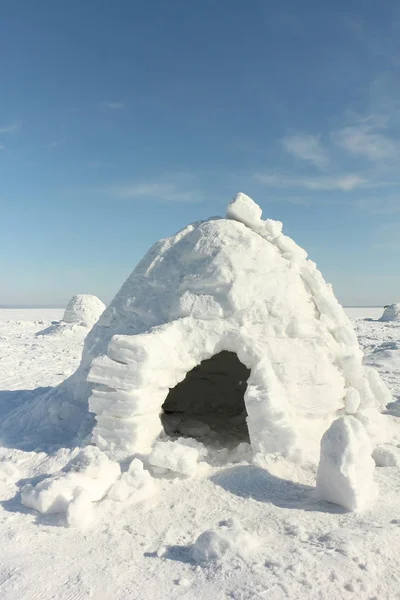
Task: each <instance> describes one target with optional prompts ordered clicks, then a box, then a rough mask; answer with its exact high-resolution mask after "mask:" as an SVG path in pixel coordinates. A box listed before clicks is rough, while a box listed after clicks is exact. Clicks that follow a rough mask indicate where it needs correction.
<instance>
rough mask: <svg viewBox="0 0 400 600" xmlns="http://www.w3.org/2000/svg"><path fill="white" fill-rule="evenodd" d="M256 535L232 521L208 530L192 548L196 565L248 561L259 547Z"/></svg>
mask: <svg viewBox="0 0 400 600" xmlns="http://www.w3.org/2000/svg"><path fill="white" fill-rule="evenodd" d="M259 543H260V542H259V540H258V538H257V536H256V535H254V534H253V535H252V534H250V533H249V532H248V531H246V530H244V529H242V527H241V526H240V524H238V523H237V522H235V520H233V519H229V520H228V521H227V522H225V523H221V524H220V527H219V529H217V530H214V529H210V530H208V531H204V532H203V533H201V534H200V535H199V537H198V538H197V540H196V541H195V543H194V544H193V548H192V558H193V560H194V561H195V562H197V563H200V564H202V563H208V562H219V563H221V562H226V561H228V560H230V559H232V558H236V557H238V558H240V559H242V560H243V561H245V562H246V561H248V560H249V559H251V558H252V557H253V556H254V553H255V551H256V550H257V549H258V547H259Z"/></svg>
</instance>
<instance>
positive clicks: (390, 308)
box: [379, 304, 400, 321]
mask: <svg viewBox="0 0 400 600" xmlns="http://www.w3.org/2000/svg"><path fill="white" fill-rule="evenodd" d="M379 320H380V321H400V304H388V305H387V306H385V309H384V311H383V315H382V316H381V318H380V319H379Z"/></svg>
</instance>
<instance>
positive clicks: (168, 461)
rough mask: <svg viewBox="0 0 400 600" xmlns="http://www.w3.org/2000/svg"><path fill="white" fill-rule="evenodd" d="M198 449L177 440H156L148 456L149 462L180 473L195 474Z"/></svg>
mask: <svg viewBox="0 0 400 600" xmlns="http://www.w3.org/2000/svg"><path fill="white" fill-rule="evenodd" d="M198 459H199V451H198V450H197V448H191V447H189V446H187V445H183V444H181V443H179V442H171V441H167V442H162V441H158V442H156V444H155V446H154V448H153V451H152V453H151V454H150V456H149V463H150V464H151V465H153V466H154V467H160V468H162V469H168V470H169V471H174V472H175V473H182V475H188V476H191V475H195V474H196V470H197V461H198Z"/></svg>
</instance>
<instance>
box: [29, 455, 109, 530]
mask: <svg viewBox="0 0 400 600" xmlns="http://www.w3.org/2000/svg"><path fill="white" fill-rule="evenodd" d="M120 473H121V469H120V466H119V464H118V463H115V462H113V461H111V460H110V459H109V458H108V457H107V456H106V455H105V454H104V453H103V452H101V450H99V449H98V448H97V447H95V446H87V447H86V448H83V450H81V451H80V452H79V454H78V455H77V456H76V457H75V458H73V459H72V460H71V461H70V462H69V463H68V464H67V465H66V466H65V467H64V468H63V469H62V470H61V471H60V472H59V473H56V474H55V475H52V476H50V477H47V478H46V479H43V481H40V482H39V483H38V484H37V485H35V486H33V485H31V484H28V485H26V486H25V487H24V488H23V490H22V493H21V502H22V504H23V505H24V506H27V507H28V508H33V509H35V510H37V511H39V512H40V513H42V514H53V513H63V512H67V511H68V508H69V506H70V504H71V503H72V502H73V501H74V502H76V503H77V504H78V508H77V512H81V509H82V504H85V503H86V500H88V501H90V502H96V501H98V500H101V499H102V498H103V497H104V496H105V494H106V493H107V491H108V490H109V488H110V487H111V485H112V484H113V483H114V482H115V480H116V479H117V478H118V477H119V475H120ZM81 491H84V492H86V494H85V496H84V497H82V495H81V494H80V492H81ZM78 492H79V494H78ZM71 519H72V520H74V517H73V516H72V517H71Z"/></svg>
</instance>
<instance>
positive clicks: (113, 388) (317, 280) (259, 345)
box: [74, 194, 391, 460]
mask: <svg viewBox="0 0 400 600" xmlns="http://www.w3.org/2000/svg"><path fill="white" fill-rule="evenodd" d="M261 214H262V211H261V208H260V207H259V206H257V205H256V204H255V203H254V202H253V201H252V200H251V199H250V198H249V197H248V196H246V195H244V194H239V195H238V196H237V197H236V198H235V199H234V200H233V201H232V202H231V203H230V205H229V206H228V210H227V215H226V218H212V219H210V220H208V221H203V222H197V223H194V224H192V225H189V226H187V227H185V228H184V229H183V230H182V231H180V232H179V233H177V234H176V235H173V236H172V237H170V238H167V239H164V240H161V241H159V242H157V243H156V244H155V245H154V246H153V247H152V248H151V249H150V250H149V252H148V253H147V254H146V256H145V257H144V258H143V259H142V261H141V262H140V263H139V264H138V266H137V267H136V269H135V270H134V271H133V273H132V274H131V276H130V277H129V278H128V280H127V281H126V282H125V284H124V285H123V286H122V288H121V290H120V291H119V292H118V294H117V295H116V296H115V298H114V300H113V301H112V302H111V304H110V305H109V306H108V308H107V309H106V310H105V311H104V313H103V314H102V315H101V317H100V319H99V321H98V322H97V323H96V325H95V326H94V327H93V329H92V330H91V332H90V333H89V335H88V336H87V338H86V340H85V346H84V351H83V356H82V362H81V365H80V368H79V370H78V372H77V373H76V376H75V378H74V385H75V398H76V400H77V401H82V402H88V407H89V411H90V413H93V414H94V415H95V425H94V428H93V432H92V441H93V442H94V443H95V444H97V445H98V446H99V447H100V448H101V449H103V450H106V451H108V452H109V453H111V454H113V453H114V454H116V455H120V456H124V455H125V456H128V455H132V454H133V453H135V452H149V451H150V450H151V448H152V447H153V445H154V443H155V441H156V440H157V439H158V438H159V437H160V436H163V435H165V434H168V435H170V436H177V437H179V436H184V437H185V436H186V437H187V436H192V437H197V438H199V439H200V440H203V441H204V439H206V440H207V441H212V442H214V443H220V444H221V445H223V446H229V444H230V443H232V444H234V443H236V444H237V443H240V442H242V441H250V443H251V446H252V449H253V451H254V452H261V453H263V454H266V453H271V452H279V453H282V454H284V455H286V456H288V457H296V458H299V457H304V458H305V457H310V458H311V457H312V458H314V460H318V456H319V443H320V439H321V436H322V434H323V432H324V431H325V430H326V429H327V428H328V427H329V426H330V424H331V423H332V421H333V420H334V419H336V418H337V417H338V416H341V415H343V414H355V415H356V416H357V417H359V419H360V420H362V422H363V424H364V425H365V426H366V427H367V429H368V426H369V424H371V423H373V422H374V421H375V419H378V418H379V416H380V415H379V411H380V409H381V408H382V407H383V406H384V405H385V404H386V403H387V402H389V401H390V400H391V396H390V392H389V390H388V388H387V387H386V385H385V384H384V383H383V382H382V380H381V379H380V377H379V375H378V374H377V372H376V371H374V370H373V369H371V368H366V367H363V366H362V352H361V350H360V349H359V346H358V342H357V338H356V335H355V332H354V330H353V328H352V326H351V324H350V322H349V319H348V318H347V316H346V314H345V312H344V310H343V309H342V307H341V306H340V304H339V303H338V301H337V300H336V298H335V296H334V294H333V291H332V288H331V286H330V285H329V284H327V283H326V282H325V281H324V279H323V278H322V275H321V273H320V272H319V271H318V270H317V268H316V265H315V264H314V263H313V262H311V261H310V260H308V259H307V253H306V252H305V251H304V250H303V249H302V248H300V247H299V246H297V245H296V244H295V242H294V241H293V240H291V239H290V238H289V237H287V236H286V235H284V234H283V233H282V224H281V223H280V222H278V221H272V220H270V219H267V220H262V219H261Z"/></svg>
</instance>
